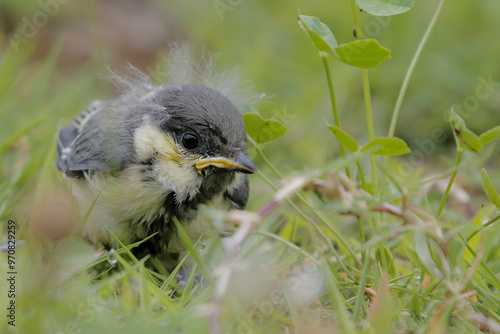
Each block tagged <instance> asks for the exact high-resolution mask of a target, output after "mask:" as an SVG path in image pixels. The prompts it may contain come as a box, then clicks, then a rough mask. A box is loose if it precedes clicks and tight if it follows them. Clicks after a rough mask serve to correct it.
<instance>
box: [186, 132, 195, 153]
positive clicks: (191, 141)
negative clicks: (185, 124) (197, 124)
mask: <svg viewBox="0 0 500 334" xmlns="http://www.w3.org/2000/svg"><path fill="white" fill-rule="evenodd" d="M182 145H184V147H185V148H187V149H188V150H192V149H195V148H196V147H198V137H196V135H195V134H193V133H189V132H188V133H185V134H184V135H183V136H182Z"/></svg>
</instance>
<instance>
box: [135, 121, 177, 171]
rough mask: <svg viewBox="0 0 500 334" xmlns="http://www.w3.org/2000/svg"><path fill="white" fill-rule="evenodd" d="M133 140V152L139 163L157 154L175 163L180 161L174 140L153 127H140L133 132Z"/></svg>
mask: <svg viewBox="0 0 500 334" xmlns="http://www.w3.org/2000/svg"><path fill="white" fill-rule="evenodd" d="M134 139H135V140H134V146H135V152H136V153H137V157H138V158H139V159H140V160H141V161H147V160H149V159H151V157H152V156H153V155H154V154H157V153H158V154H160V155H164V156H167V157H169V158H170V159H172V160H174V161H177V162H178V161H179V160H180V156H179V151H177V148H176V146H175V142H174V139H173V138H172V137H171V136H169V135H168V134H166V133H164V132H163V131H161V130H160V129H159V128H157V127H155V126H152V125H149V124H146V125H141V126H140V127H139V128H137V130H135V133H134Z"/></svg>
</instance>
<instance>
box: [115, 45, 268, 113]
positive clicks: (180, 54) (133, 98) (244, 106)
mask: <svg viewBox="0 0 500 334" xmlns="http://www.w3.org/2000/svg"><path fill="white" fill-rule="evenodd" d="M217 58H218V55H214V54H210V53H209V52H208V51H204V52H202V56H201V57H200V60H196V59H195V57H194V56H193V52H192V51H191V49H190V48H189V46H187V45H184V46H179V45H177V44H172V45H171V46H170V51H169V53H168V55H167V56H166V57H165V59H166V62H165V64H164V65H163V66H157V67H156V68H155V70H154V73H152V75H153V76H154V77H155V78H159V79H160V80H161V81H162V84H161V85H160V86H155V85H154V84H153V83H152V80H151V78H150V76H149V75H147V74H145V73H144V72H142V71H141V70H139V69H137V68H136V67H134V66H133V65H129V66H128V68H127V71H126V73H125V74H117V73H115V72H113V71H110V75H109V76H108V77H109V79H110V80H111V81H112V82H113V84H114V85H115V86H116V87H117V90H118V92H119V94H120V95H121V97H120V98H119V99H120V100H121V102H122V103H127V104H129V105H134V104H136V103H143V102H144V100H145V99H147V98H148V97H149V96H151V95H152V94H154V93H155V92H156V91H158V90H159V89H160V88H161V87H164V86H165V85H175V86H179V87H180V86H182V85H185V84H203V85H205V86H207V87H209V88H213V89H215V90H217V91H219V92H220V93H221V94H223V95H224V96H226V97H227V98H228V99H229V100H231V102H233V104H234V105H235V106H236V107H237V108H238V109H239V110H240V112H245V111H247V110H249V109H251V108H252V107H253V106H254V105H255V104H257V103H258V102H263V101H264V100H265V94H259V93H256V92H255V91H254V90H253V88H252V87H251V86H250V85H249V84H248V83H247V82H243V81H242V80H241V78H240V75H239V72H238V71H237V69H232V70H227V71H222V72H218V71H216V70H215V63H216V60H217Z"/></svg>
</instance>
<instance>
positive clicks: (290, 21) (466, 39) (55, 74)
mask: <svg viewBox="0 0 500 334" xmlns="http://www.w3.org/2000/svg"><path fill="white" fill-rule="evenodd" d="M435 6H436V4H435V2H434V1H430V0H417V1H416V2H415V4H414V8H413V9H412V10H410V11H409V12H407V13H404V14H401V15H397V16H393V17H374V16H370V15H368V14H366V13H361V14H360V16H361V26H362V30H363V33H364V36H365V37H371V38H376V39H377V40H379V42H380V43H381V44H382V45H383V46H385V47H387V48H389V49H391V50H392V59H390V60H389V61H386V62H384V63H382V64H381V65H380V66H379V68H377V69H376V70H373V71H370V82H371V92H372V102H373V109H374V115H375V116H374V117H375V122H376V135H377V136H383V135H385V134H386V133H387V130H388V127H389V121H390V117H391V114H392V111H393V108H394V104H395V101H396V97H397V94H398V91H399V88H400V86H401V83H402V80H403V77H404V74H405V71H406V69H407V67H408V65H409V63H410V60H411V58H412V56H413V54H414V52H415V50H416V48H417V45H418V43H419V41H420V38H421V37H422V35H423V33H424V31H425V28H426V26H427V24H428V22H429V21H430V19H431V16H432V13H433V11H434V9H435ZM299 11H300V13H302V14H306V15H314V16H318V17H319V18H320V19H321V20H322V21H323V22H325V23H326V24H328V26H329V27H330V28H331V30H332V31H333V33H334V34H335V36H336V38H337V40H338V42H339V44H341V43H347V42H350V41H352V40H353V39H354V37H353V34H352V27H353V22H352V15H351V13H350V3H349V2H348V1H340V0H337V1H284V0H283V1H264V0H261V1H249V0H241V1H227V0H220V1H153V0H151V1H139V0H136V1H134V0H125V1H118V0H114V1H113V0H106V1H104V0H103V1H70V0H45V1H44V0H3V1H2V2H1V3H0V45H1V49H0V52H1V56H0V57H1V58H3V59H4V61H3V64H5V63H7V62H6V61H5V59H7V58H9V57H10V58H11V59H15V61H12V62H10V63H9V66H8V68H6V66H3V68H1V71H0V74H1V75H2V77H0V81H1V83H2V86H1V87H0V89H1V90H0V96H1V97H2V99H1V100H0V108H1V109H0V117H1V122H0V142H3V141H5V140H7V139H9V138H12V137H13V136H14V135H15V134H16V133H18V132H19V131H20V130H21V129H24V128H25V127H27V126H28V125H30V124H32V123H33V121H35V120H39V119H40V120H43V121H42V123H41V124H37V125H36V126H33V129H32V130H29V131H26V133H25V134H24V135H23V136H18V137H19V138H23V140H24V141H22V142H21V143H24V144H23V145H24V146H23V147H24V149H25V150H29V151H30V152H32V153H36V154H38V156H41V155H43V154H44V152H46V149H47V145H48V144H49V143H50V141H52V140H53V136H54V134H55V133H56V131H57V127H58V126H59V127H60V126H62V125H66V124H68V123H69V122H70V120H71V118H72V117H73V116H74V115H75V114H77V113H78V112H79V110H81V109H82V108H85V106H86V105H87V103H88V102H89V101H91V100H94V99H98V98H100V99H105V98H110V97H112V96H113V92H112V88H111V87H110V84H109V82H108V81H107V80H106V79H105V77H106V75H107V73H108V67H109V68H111V69H113V70H114V71H117V72H118V73H120V72H123V70H124V68H125V66H126V64H127V63H131V64H133V65H134V66H137V67H139V68H141V69H143V70H144V71H146V72H150V73H154V72H155V68H156V63H157V61H158V60H159V59H161V58H162V57H163V56H164V55H165V54H166V53H167V50H168V45H169V43H171V42H178V43H188V44H189V45H191V47H192V48H194V49H195V50H197V51H200V50H201V49H202V48H206V49H208V50H209V51H210V52H212V53H217V54H219V58H218V62H217V68H218V69H219V70H228V69H232V68H234V67H237V68H238V69H239V71H240V73H241V77H242V78H243V79H244V81H246V82H247V84H248V85H250V86H253V87H254V89H255V90H256V91H257V92H262V93H264V94H266V96H270V98H269V99H268V102H267V103H261V104H260V105H258V106H257V109H258V110H259V112H260V113H261V114H262V115H263V116H265V117H268V118H272V117H274V118H275V119H278V120H281V121H282V122H284V123H285V125H286V126H287V127H288V133H287V134H286V135H285V136H284V137H282V138H280V139H278V140H276V141H274V142H272V143H270V144H269V145H268V146H267V148H266V150H267V151H268V152H270V153H271V155H272V159H273V162H274V163H275V164H276V165H277V166H280V168H282V169H283V170H284V171H286V170H293V169H303V168H306V169H314V168H318V167H320V166H322V165H324V163H325V162H327V161H329V160H330V159H331V158H332V157H335V156H338V155H339V150H338V146H337V144H336V141H335V140H334V137H333V136H332V135H331V133H329V131H328V129H327V128H326V127H325V126H324V124H325V121H326V122H333V119H332V113H331V105H330V100H329V95H328V90H327V85H326V79H325V74H324V70H323V67H322V64H321V60H320V59H319V57H318V54H317V51H316V50H315V48H314V47H313V45H312V44H311V42H310V41H309V40H308V38H307V37H306V36H305V35H304V33H303V32H302V31H301V29H299V27H298V25H297V16H298V13H299ZM499 11H500V7H499V6H498V4H497V2H496V0H483V1H480V2H471V1H467V0H455V1H453V2H448V3H446V5H445V8H444V9H443V12H442V15H441V16H440V18H439V20H438V22H437V24H436V26H435V29H434V31H433V33H432V35H431V37H430V39H429V41H428V43H427V45H426V46H425V49H424V51H423V54H422V57H421V59H420V60H419V62H418V64H417V67H416V70H415V72H414V74H413V76H412V78H411V82H410V86H409V90H408V93H407V96H406V98H405V100H404V102H403V106H402V110H401V117H400V119H399V122H398V126H397V128H396V136H398V137H401V138H403V139H405V140H406V141H407V142H408V144H409V145H410V147H412V148H414V149H415V148H416V149H417V150H421V151H422V150H424V151H425V149H420V148H419V146H418V142H420V143H422V141H428V140H429V138H432V133H433V131H436V129H438V131H441V130H443V131H444V132H445V133H446V134H447V141H445V142H444V143H441V142H440V143H435V144H436V149H435V150H432V152H431V154H430V155H429V154H425V161H427V162H431V163H432V162H434V161H439V158H438V153H440V152H441V150H440V147H441V146H442V145H446V144H453V143H452V137H451V132H450V128H449V126H448V124H447V122H446V121H445V120H444V119H443V115H444V114H445V112H446V111H447V110H449V108H450V107H451V106H452V105H453V104H458V105H462V104H463V103H464V102H465V103H467V102H469V103H472V104H469V110H472V111H471V112H470V113H467V114H465V115H464V114H463V115H462V116H464V119H465V120H466V122H467V123H468V126H469V127H470V128H471V129H472V130H474V131H476V132H477V133H481V132H483V131H484V130H486V129H489V128H490V127H491V126H493V125H496V124H500V112H499V111H498V109H499V106H500V94H498V93H497V90H498V87H500V86H498V84H495V86H493V88H491V87H490V89H492V94H490V95H488V96H487V98H486V99H475V100H474V96H475V94H476V89H477V88H478V86H479V85H480V79H479V78H480V77H482V78H485V79H486V80H493V81H496V80H498V77H499V74H500V73H499V71H500V68H499V66H500V62H499V61H498V59H499V56H498V55H499V54H500V44H499V43H498V42H497V41H498V35H499V33H500V23H499V21H498V19H497V18H498V14H499ZM9 47H10V53H7V50H8V49H9ZM12 64H14V65H12ZM53 69H54V70H53ZM331 69H332V75H333V80H334V86H335V90H336V94H337V100H338V104H339V110H340V117H341V122H342V124H343V127H344V128H345V129H346V130H347V131H348V132H349V133H351V134H352V135H353V136H355V137H356V138H357V139H358V140H359V141H360V142H366V141H367V133H366V124H365V121H364V100H363V93H362V87H361V73H360V71H359V70H357V69H354V68H350V67H348V66H346V65H344V64H342V63H339V62H336V61H334V60H332V61H331ZM474 102H479V103H478V104H477V105H476V104H474ZM61 120H62V121H61ZM16 138H17V137H16ZM19 138H17V139H19ZM17 139H16V140H17ZM40 144H42V145H40ZM9 153H12V154H10V155H9ZM17 153H18V151H16V150H15V149H14V150H12V149H11V150H10V151H9V150H7V151H6V150H4V152H3V157H2V164H3V168H2V170H1V173H2V174H1V177H2V178H8V177H9V175H11V174H12V173H15V172H16V170H15V168H14V167H13V166H15V161H14V160H15V159H16V158H15V157H14V156H17V155H18V154H17ZM424 153H425V152H424ZM36 154H35V155H32V156H36ZM449 155H450V156H451V155H452V153H451V152H450V153H449ZM445 156H446V154H445ZM17 159H18V160H22V159H27V158H26V154H22V155H21V157H19V156H18V157H17ZM418 161H419V163H418V164H417V165H418V166H420V165H421V163H420V162H421V161H422V160H421V159H419V160H418ZM20 163H21V162H19V161H18V164H20ZM257 163H258V161H257ZM418 166H417V167H418Z"/></svg>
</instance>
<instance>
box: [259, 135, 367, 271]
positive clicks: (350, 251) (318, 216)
mask: <svg viewBox="0 0 500 334" xmlns="http://www.w3.org/2000/svg"><path fill="white" fill-rule="evenodd" d="M251 142H252V143H253V145H254V147H255V150H256V151H257V153H258V154H259V156H260V157H262V159H263V160H264V162H265V163H266V165H267V166H268V167H269V168H270V169H271V170H272V171H273V172H275V173H276V176H278V178H280V179H282V178H283V177H282V176H281V174H280V173H279V172H278V170H277V169H276V168H275V167H274V166H273V164H272V163H271V162H270V161H269V160H268V159H267V158H266V157H265V154H264V152H262V150H261V148H260V146H259V145H258V144H256V143H255V142H254V141H253V140H251ZM260 174H261V175H262V176H263V177H264V175H263V174H262V173H260ZM266 179H267V178H266ZM268 181H269V182H271V181H270V180H269V179H268ZM295 196H297V197H298V198H299V199H300V201H301V202H302V203H304V204H305V205H306V206H307V207H308V208H309V209H310V210H311V211H312V212H313V213H314V215H315V216H316V217H317V218H318V219H319V220H320V221H321V222H322V223H323V224H325V226H326V227H328V229H329V230H330V231H331V232H332V233H333V234H334V235H335V237H336V238H337V240H338V242H339V243H340V244H341V245H342V246H343V247H344V248H345V249H346V250H347V252H349V254H350V255H351V256H352V258H353V260H354V262H355V263H356V265H358V266H359V267H361V266H362V263H361V261H360V260H359V259H358V258H357V257H356V253H354V251H353V250H352V249H351V247H349V244H348V243H347V241H346V240H345V239H344V237H343V236H342V235H341V234H340V232H339V231H337V229H336V228H335V227H334V226H333V225H331V224H330V223H329V222H328V220H327V219H326V218H325V217H323V215H322V214H321V213H319V212H318V210H316V208H314V207H313V205H312V204H311V203H309V201H308V200H306V199H305V198H304V196H302V195H301V194H300V193H298V192H296V193H295ZM287 203H289V204H290V203H293V202H291V201H290V202H289V201H288V200H287ZM297 209H298V208H297Z"/></svg>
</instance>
